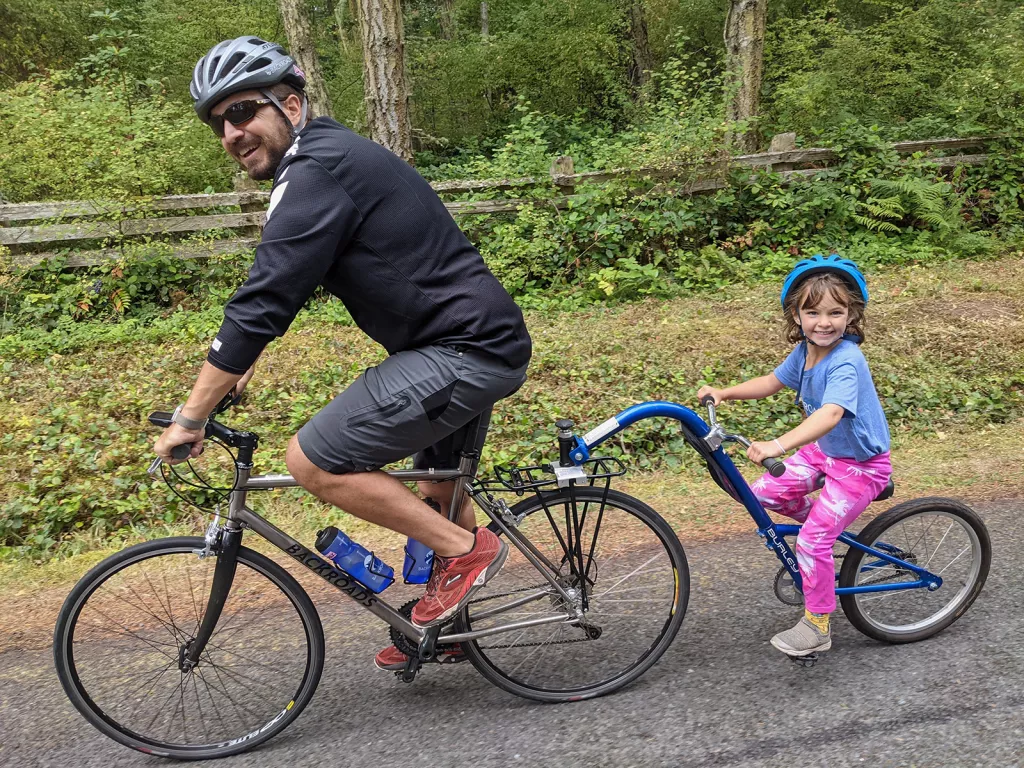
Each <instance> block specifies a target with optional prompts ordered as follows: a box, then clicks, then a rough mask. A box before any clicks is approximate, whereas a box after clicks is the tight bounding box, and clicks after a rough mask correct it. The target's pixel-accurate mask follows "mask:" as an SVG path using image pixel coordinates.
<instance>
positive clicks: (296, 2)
mask: <svg viewBox="0 0 1024 768" xmlns="http://www.w3.org/2000/svg"><path fill="white" fill-rule="evenodd" d="M277 5H278V7H279V8H280V9H281V20H282V21H283V22H284V30H285V34H287V35H288V52H289V53H290V54H291V55H292V58H293V59H295V61H297V62H298V64H299V66H300V67H301V68H302V71H303V72H305V73H306V94H307V96H309V109H310V111H311V112H312V117H318V116H326V117H330V115H331V101H330V99H329V98H328V97H327V87H326V86H325V85H324V75H323V70H321V69H320V57H319V56H318V55H317V53H316V46H315V45H314V44H313V35H312V33H311V32H310V23H309V8H308V7H307V6H306V0H277Z"/></svg>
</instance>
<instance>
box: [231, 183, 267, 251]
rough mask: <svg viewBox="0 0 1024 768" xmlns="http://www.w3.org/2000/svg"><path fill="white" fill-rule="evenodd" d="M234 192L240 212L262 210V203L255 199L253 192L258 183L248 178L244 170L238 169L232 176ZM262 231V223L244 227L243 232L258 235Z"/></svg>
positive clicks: (256, 189) (255, 190)
mask: <svg viewBox="0 0 1024 768" xmlns="http://www.w3.org/2000/svg"><path fill="white" fill-rule="evenodd" d="M234 187H235V192H237V193H238V208H239V210H240V211H241V212H242V213H257V212H259V211H262V210H263V203H261V202H260V201H259V200H256V199H255V195H254V194H253V193H254V192H258V191H259V188H260V185H259V184H257V183H256V182H255V181H253V180H252V179H250V178H249V174H247V173H246V172H245V171H239V172H238V173H236V174H235V178H234ZM262 232H263V226H262V225H259V224H257V225H254V226H252V227H245V234H246V235H252V236H253V237H259V236H260V235H261V234H262Z"/></svg>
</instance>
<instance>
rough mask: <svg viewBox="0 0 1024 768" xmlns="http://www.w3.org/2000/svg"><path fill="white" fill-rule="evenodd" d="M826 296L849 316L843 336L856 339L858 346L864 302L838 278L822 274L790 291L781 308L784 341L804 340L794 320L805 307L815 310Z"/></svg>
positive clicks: (861, 338) (828, 273) (829, 274)
mask: <svg viewBox="0 0 1024 768" xmlns="http://www.w3.org/2000/svg"><path fill="white" fill-rule="evenodd" d="M826 296H829V297H831V298H832V300H833V301H835V302H837V303H838V304H842V305H843V306H844V307H846V309H847V311H848V312H849V313H850V316H849V320H848V321H847V324H846V333H849V334H852V335H854V336H858V337H859V338H860V341H858V342H857V343H858V344H860V343H861V342H863V341H864V300H863V299H862V298H861V297H860V296H859V295H858V294H856V293H854V292H853V291H851V290H850V287H849V286H848V285H847V284H846V283H845V282H844V281H843V279H842V278H840V277H839V276H838V275H834V274H832V273H830V272H823V273H820V274H817V275H811V276H810V277H808V278H807V279H806V280H804V281H803V282H801V283H800V284H799V285H798V286H797V288H796V290H794V291H790V292H789V296H788V297H787V298H786V303H785V305H784V307H783V312H784V313H785V316H786V331H785V333H786V340H787V341H790V342H793V343H796V342H798V341H801V340H802V339H803V338H804V334H803V331H802V330H801V328H800V323H799V321H798V320H797V319H796V317H795V316H796V315H797V314H798V311H799V310H801V309H805V308H807V307H816V306H817V305H818V304H819V303H821V300H822V299H824V298H825V297H826Z"/></svg>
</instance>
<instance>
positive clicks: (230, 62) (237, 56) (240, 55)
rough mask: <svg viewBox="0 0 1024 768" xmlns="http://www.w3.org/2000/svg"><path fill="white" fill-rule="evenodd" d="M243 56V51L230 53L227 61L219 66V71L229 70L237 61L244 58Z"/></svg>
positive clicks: (236, 64) (235, 65)
mask: <svg viewBox="0 0 1024 768" xmlns="http://www.w3.org/2000/svg"><path fill="white" fill-rule="evenodd" d="M244 58H245V54H244V53H234V54H232V56H231V58H230V59H228V61H227V63H226V64H225V65H224V66H223V67H221V71H222V72H230V71H231V70H233V69H234V68H235V67H237V66H238V63H239V62H240V61H241V60H242V59H244Z"/></svg>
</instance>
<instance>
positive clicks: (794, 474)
mask: <svg viewBox="0 0 1024 768" xmlns="http://www.w3.org/2000/svg"><path fill="white" fill-rule="evenodd" d="M785 464H786V474H784V475H783V476H782V477H772V476H771V475H769V474H767V473H765V474H764V475H763V476H762V477H761V478H759V479H758V480H756V481H754V483H752V484H751V486H750V487H751V490H753V491H754V495H755V496H757V499H758V501H760V502H761V504H762V505H763V506H764V508H765V509H771V510H774V511H776V512H779V513H781V514H783V515H786V516H787V517H791V518H793V519H794V520H796V521H797V522H800V523H803V527H802V528H801V529H800V535H799V536H797V539H796V560H797V563H798V565H799V566H800V577H801V579H802V580H803V584H804V606H805V607H806V608H807V610H808V611H810V612H811V613H832V611H834V610H835V609H836V593H835V586H836V585H835V562H834V560H833V558H832V546H833V545H834V544H835V543H836V539H837V538H839V534H840V533H842V532H843V529H844V528H846V526H848V525H849V524H850V523H852V522H853V521H854V520H855V519H856V517H857V516H858V515H859V514H860V513H861V512H863V511H864V510H865V509H866V508H867V506H868V504H870V503H871V502H872V501H873V500H874V498H875V497H876V496H877V495H878V494H879V493H881V492H882V489H883V488H885V485H886V483H888V482H889V477H890V476H891V475H892V465H891V464H890V463H889V453H888V452H886V453H880V454H878V455H877V456H874V457H872V458H870V459H868V460H867V461H856V460H855V459H833V458H832V457H831V456H826V455H825V454H824V453H822V451H821V449H820V448H819V447H818V444H817V443H811V444H810V445H805V446H804V447H803V448H801V449H800V450H798V451H797V452H796V453H795V454H793V456H791V457H790V458H788V459H786V460H785ZM822 475H824V476H825V485H824V486H823V487H822V489H821V493H820V494H819V496H818V498H817V499H812V498H811V497H810V495H809V494H810V493H811V492H813V491H814V488H815V486H816V485H817V483H818V481H819V479H820V478H821V476H822Z"/></svg>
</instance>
